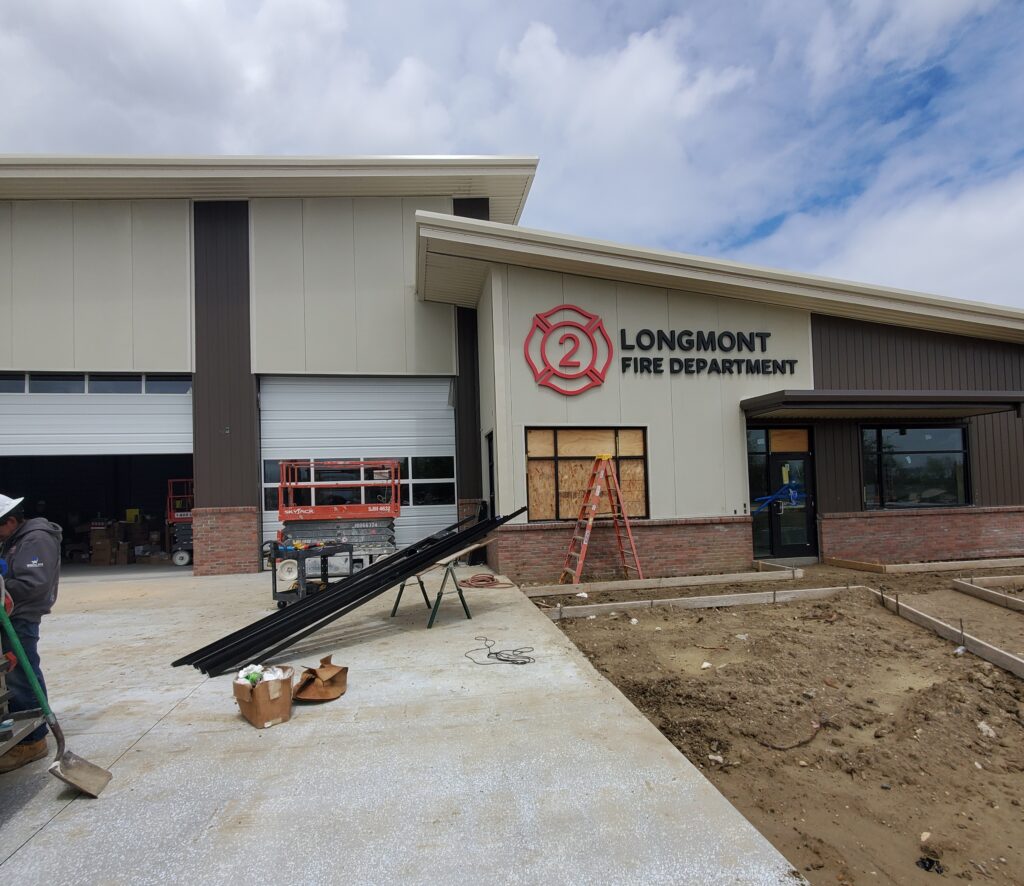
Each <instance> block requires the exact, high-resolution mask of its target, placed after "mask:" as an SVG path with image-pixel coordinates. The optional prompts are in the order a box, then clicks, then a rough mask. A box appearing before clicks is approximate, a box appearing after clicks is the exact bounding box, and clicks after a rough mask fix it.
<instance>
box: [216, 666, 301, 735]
mask: <svg viewBox="0 0 1024 886" xmlns="http://www.w3.org/2000/svg"><path fill="white" fill-rule="evenodd" d="M281 670H282V671H284V673H285V676H284V677H283V678H282V679H280V680H261V681H260V682H259V683H257V684H256V685H255V686H252V685H250V684H248V683H240V682H239V681H237V680H235V681H234V682H233V683H232V684H231V686H232V689H233V690H234V693H235V700H236V701H237V702H238V709H239V710H240V711H241V712H242V716H243V717H245V719H246V720H248V721H249V722H250V723H252V725H253V726H255V727H256V728H257V729H266V728H267V727H269V726H276V725H277V724H278V723H287V722H288V721H289V720H290V719H291V717H292V675H293V674H294V671H293V669H292V668H290V667H288V666H287V665H285V666H282V668H281Z"/></svg>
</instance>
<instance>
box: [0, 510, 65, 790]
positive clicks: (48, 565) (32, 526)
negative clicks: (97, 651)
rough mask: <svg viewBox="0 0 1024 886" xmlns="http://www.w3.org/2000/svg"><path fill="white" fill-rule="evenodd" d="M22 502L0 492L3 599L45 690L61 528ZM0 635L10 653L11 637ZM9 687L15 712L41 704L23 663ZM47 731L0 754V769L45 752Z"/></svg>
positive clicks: (43, 728)
mask: <svg viewBox="0 0 1024 886" xmlns="http://www.w3.org/2000/svg"><path fill="white" fill-rule="evenodd" d="M23 501H24V499H22V498H10V497H9V496H6V495H0V572H2V573H3V574H4V586H5V587H6V590H7V595H8V597H9V599H8V600H5V601H4V603H5V604H7V605H8V606H9V604H12V603H13V608H10V606H9V609H8V612H9V615H10V618H11V624H12V625H13V626H14V631H15V633H16V634H17V635H18V639H19V640H20V641H21V645H22V647H24V649H25V656H26V657H27V658H28V664H29V665H30V666H31V667H32V669H33V670H34V671H35V672H36V676H37V677H38V678H39V683H40V685H41V686H42V687H43V692H46V683H45V682H44V680H43V672H42V671H41V670H40V668H39V623H40V621H41V620H42V617H43V616H44V615H46V614H47V613H48V612H49V611H50V610H51V609H52V608H53V604H54V603H55V602H56V600H57V584H58V582H59V580H60V542H61V535H62V531H61V528H60V527H59V526H58V525H57V524H56V523H51V522H50V521H49V520H47V519H46V518H45V517H33V518H32V519H30V520H26V519H25V510H24V508H23V507H22V502H23ZM2 639H3V649H4V652H5V653H6V652H7V651H8V641H7V637H6V636H4V637H3V638H2ZM7 689H8V691H9V692H10V698H9V700H8V705H9V710H10V711H11V712H12V713H13V712H15V711H28V710H32V709H33V708H38V707H39V702H38V701H37V700H36V697H35V695H34V694H33V692H32V687H31V685H30V684H29V682H28V679H27V678H26V677H25V668H24V667H23V666H22V665H21V664H20V663H19V664H18V666H17V667H15V668H14V670H12V671H10V672H9V673H8V674H7ZM46 732H47V729H46V726H40V727H39V728H38V729H36V730H35V731H33V732H31V733H29V734H28V735H27V736H25V738H23V739H22V740H21V742H20V743H19V744H16V745H15V746H14V747H13V748H11V749H10V750H9V751H8V752H7V753H6V754H4V755H3V756H2V757H0V772H10V771H11V770H12V769H18V768H19V767H21V766H24V765H25V764H26V763H31V762H32V761H33V760H39V759H40V758H42V757H45V756H46Z"/></svg>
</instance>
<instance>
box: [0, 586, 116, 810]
mask: <svg viewBox="0 0 1024 886" xmlns="http://www.w3.org/2000/svg"><path fill="white" fill-rule="evenodd" d="M2 588H3V583H2V579H0V589H2ZM0 596H2V595H0ZM0 621H2V623H3V628H4V633H5V634H7V639H8V641H10V644H11V648H12V649H13V650H14V654H15V655H16V656H17V657H18V665H19V667H22V668H24V669H25V676H26V677H28V682H29V684H30V685H31V686H32V691H33V692H34V693H35V696H36V700H37V701H38V702H39V707H40V708H42V711H43V716H44V717H45V718H46V725H47V726H49V727H50V730H51V731H52V732H53V736H54V738H56V739H57V756H56V757H54V758H53V762H52V763H51V764H50V775H55V776H56V777H57V778H59V779H60V780H61V781H63V782H66V783H67V784H69V785H71V787H73V788H77V789H78V790H80V791H81V792H82V793H83V794H88V795H89V796H90V797H98V796H99V795H100V791H102V790H103V789H104V788H105V787H106V786H107V784H108V782H109V781H110V779H111V778H113V776H112V775H111V774H110V773H109V772H107V770H106V769H101V768H100V767H99V766H97V765H96V764H95V763H90V762H89V761H88V760H83V759H82V758H81V757H79V756H78V754H72V753H71V751H68V750H65V748H64V730H63V729H61V728H60V723H58V722H57V718H56V717H55V716H54V715H53V711H51V710H50V705H49V704H48V703H47V701H46V694H45V693H44V692H43V687H42V686H40V685H39V680H38V679H37V678H36V674H35V671H33V670H32V666H31V665H30V664H29V663H28V656H26V655H25V648H24V647H23V646H22V645H21V640H19V639H18V634H17V633H16V632H15V630H14V625H12V624H11V619H10V618H9V617H8V615H7V610H6V609H5V608H4V606H3V604H2V602H0Z"/></svg>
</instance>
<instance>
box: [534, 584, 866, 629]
mask: <svg viewBox="0 0 1024 886" xmlns="http://www.w3.org/2000/svg"><path fill="white" fill-rule="evenodd" d="M845 590H847V588H846V587H845V586H844V587H838V588H804V589H801V590H796V591H755V592H754V593H750V594H715V595H713V596H710V597H671V598H669V599H667V600H630V601H624V602H622V603H592V604H590V605H584V606H558V607H556V608H555V609H549V610H548V611H547V616H548V618H550V619H551V620H552V621H561V620H562V619H563V618H585V617H586V616H588V615H603V614H606V613H608V612H622V611H625V610H635V609H720V608H721V609H724V608H725V607H728V606H757V605H761V604H764V603H796V602H800V601H802V600H823V599H825V598H826V597H834V596H835V595H836V594H838V593H840V592H842V591H845Z"/></svg>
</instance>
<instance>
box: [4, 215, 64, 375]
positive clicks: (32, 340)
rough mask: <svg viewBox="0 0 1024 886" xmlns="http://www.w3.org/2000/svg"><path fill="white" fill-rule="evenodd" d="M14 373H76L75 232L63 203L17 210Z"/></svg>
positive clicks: (14, 237) (13, 247) (14, 273)
mask: <svg viewBox="0 0 1024 886" xmlns="http://www.w3.org/2000/svg"><path fill="white" fill-rule="evenodd" d="M13 221H14V226H13V233H12V266H13V268H12V274H11V280H12V284H13V290H14V298H13V302H14V305H13V308H14V309H13V316H12V326H13V329H14V347H13V355H12V357H13V359H12V361H11V362H12V364H13V366H12V368H15V369H48V370H51V371H52V370H55V369H56V370H61V369H74V368H75V295H74V285H75V284H74V279H75V266H74V251H75V248H74V226H73V224H72V212H71V203H69V202H66V201H63V200H54V201H51V202H32V203H20V202H18V203H14V204H13Z"/></svg>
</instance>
